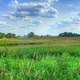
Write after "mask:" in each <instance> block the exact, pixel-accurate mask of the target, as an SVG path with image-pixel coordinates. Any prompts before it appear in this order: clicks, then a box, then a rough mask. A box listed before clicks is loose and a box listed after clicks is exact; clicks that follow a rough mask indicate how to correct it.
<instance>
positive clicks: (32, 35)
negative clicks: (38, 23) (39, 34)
mask: <svg viewBox="0 0 80 80" xmlns="http://www.w3.org/2000/svg"><path fill="white" fill-rule="evenodd" d="M27 36H28V38H32V37H34V36H35V34H34V33H33V32H30V33H28V35H27Z"/></svg>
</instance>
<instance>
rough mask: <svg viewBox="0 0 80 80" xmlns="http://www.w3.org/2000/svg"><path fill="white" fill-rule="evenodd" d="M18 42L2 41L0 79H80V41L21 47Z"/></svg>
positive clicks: (0, 48)
mask: <svg viewBox="0 0 80 80" xmlns="http://www.w3.org/2000/svg"><path fill="white" fill-rule="evenodd" d="M57 42H58V41H56V43H57ZM61 42H62V41H61ZM76 42H77V41H76ZM16 43H18V42H15V41H11V42H10V41H9V42H8V41H7V42H5V41H1V42H0V45H1V44H2V45H3V47H2V45H1V47H0V80H80V46H79V45H76V46H75V43H74V44H72V43H71V44H69V43H70V42H69V43H68V42H67V43H68V44H69V46H66V44H65V43H64V42H63V44H64V45H65V46H62V45H61V46H60V45H57V46H49V45H48V44H47V43H46V42H45V43H46V47H43V46H42V47H40V46H39V44H37V45H38V46H39V47H30V48H28V47H27V46H26V47H27V48H26V47H25V48H23V47H20V48H19V47H18V46H17V45H15V44H16ZM21 43H22V42H19V43H18V44H19V45H22V44H21ZM27 43H28V44H29V42H27ZM27 43H26V44H27ZM77 43H78V44H80V43H79V42H77ZM12 44H13V45H15V47H12ZM50 44H51V43H50ZM6 45H9V46H10V47H6ZM31 45H36V44H35V43H34V42H33V44H31ZM53 45H54V42H53ZM73 45H74V46H73Z"/></svg>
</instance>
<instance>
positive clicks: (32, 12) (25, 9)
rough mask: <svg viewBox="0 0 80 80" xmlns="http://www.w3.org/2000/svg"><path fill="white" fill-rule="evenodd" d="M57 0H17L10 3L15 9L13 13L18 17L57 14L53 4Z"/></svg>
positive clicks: (52, 16) (49, 16) (53, 15)
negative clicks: (19, 0) (26, 0)
mask: <svg viewBox="0 0 80 80" xmlns="http://www.w3.org/2000/svg"><path fill="white" fill-rule="evenodd" d="M55 1H57V0H32V1H30V2H25V3H20V2H18V1H17V0H14V1H12V4H9V6H11V7H12V8H13V9H14V13H13V15H14V16H16V17H27V16H29V17H48V18H54V17H56V16H57V10H56V9H55V8H54V7H53V6H51V4H52V3H54V2H55Z"/></svg>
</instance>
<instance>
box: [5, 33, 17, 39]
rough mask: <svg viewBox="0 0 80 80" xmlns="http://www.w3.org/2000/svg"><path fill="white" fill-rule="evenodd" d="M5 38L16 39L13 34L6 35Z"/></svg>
mask: <svg viewBox="0 0 80 80" xmlns="http://www.w3.org/2000/svg"><path fill="white" fill-rule="evenodd" d="M6 38H16V35H15V34H13V33H7V34H6Z"/></svg>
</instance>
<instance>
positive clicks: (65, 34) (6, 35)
mask: <svg viewBox="0 0 80 80" xmlns="http://www.w3.org/2000/svg"><path fill="white" fill-rule="evenodd" d="M32 37H54V36H50V35H41V36H39V35H35V33H34V32H30V33H28V34H27V35H24V36H17V35H16V34H14V33H2V32H0V38H32ZM58 37H80V34H77V33H72V32H63V33H60V34H59V35H58Z"/></svg>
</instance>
